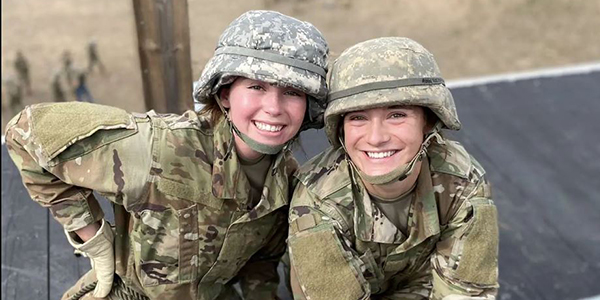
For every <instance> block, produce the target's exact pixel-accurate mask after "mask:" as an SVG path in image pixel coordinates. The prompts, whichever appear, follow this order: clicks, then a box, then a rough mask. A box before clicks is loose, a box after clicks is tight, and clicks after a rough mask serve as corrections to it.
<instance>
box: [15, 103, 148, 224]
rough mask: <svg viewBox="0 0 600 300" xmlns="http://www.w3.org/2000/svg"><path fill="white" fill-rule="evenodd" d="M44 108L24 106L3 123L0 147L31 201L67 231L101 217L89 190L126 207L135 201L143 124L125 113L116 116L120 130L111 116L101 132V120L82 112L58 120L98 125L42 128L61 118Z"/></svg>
mask: <svg viewBox="0 0 600 300" xmlns="http://www.w3.org/2000/svg"><path fill="white" fill-rule="evenodd" d="M89 105H90V104H85V107H84V108H88V106H89ZM48 107H50V108H53V107H54V105H48V104H46V105H33V106H29V107H27V108H26V109H25V110H24V111H22V112H21V113H19V114H18V115H17V116H16V117H15V118H13V119H12V120H11V121H10V122H9V124H8V125H7V131H6V146H7V149H8V152H9V154H10V156H11V158H12V160H13V161H14V162H15V165H16V167H17V169H18V170H19V172H20V174H21V177H22V180H23V184H24V185H25V187H26V189H27V191H28V192H29V194H30V196H31V198H32V199H33V200H34V201H36V202H37V203H39V204H40V205H42V206H44V207H47V208H49V209H50V211H51V213H52V215H53V217H54V218H55V219H56V220H57V221H58V222H59V223H61V225H62V226H63V227H64V228H65V229H66V230H67V231H76V230H80V229H83V228H85V227H86V226H88V225H91V224H99V221H100V220H102V218H103V217H104V213H103V212H102V209H101V208H100V206H99V204H98V202H97V200H96V199H95V197H94V195H93V194H92V191H98V192H100V193H101V194H102V195H103V196H106V197H107V198H108V199H109V200H112V201H114V202H116V203H117V204H122V205H124V206H126V207H127V205H131V204H132V203H131V202H132V201H135V199H138V198H139V195H140V194H141V192H142V189H143V186H144V183H145V181H146V180H147V176H148V175H147V174H148V170H149V168H150V164H151V157H150V147H151V139H150V126H149V123H140V126H139V129H138V126H137V125H136V124H135V123H133V124H132V121H133V117H132V116H131V115H128V114H127V115H123V116H120V118H122V120H123V124H122V126H119V125H118V124H117V125H115V123H117V122H115V121H114V119H115V118H113V120H112V122H113V124H112V125H111V126H110V127H108V126H106V127H105V128H103V127H102V126H101V123H102V120H93V118H94V117H93V116H90V115H86V114H85V112H86V110H85V109H83V110H82V114H81V115H67V116H66V117H67V118H71V119H70V120H66V121H64V122H66V123H69V122H70V123H71V124H77V122H80V123H82V124H85V123H87V122H92V123H91V124H96V125H98V124H100V125H98V126H96V127H95V130H96V131H94V132H83V131H81V129H80V130H79V131H74V130H70V128H68V127H64V128H61V127H55V128H53V129H54V130H49V129H50V128H43V127H42V126H43V125H46V124H51V125H53V126H59V125H60V124H61V123H60V122H61V121H54V122H49V121H48V120H49V119H52V118H59V117H60V118H63V119H64V118H65V116H54V115H53V114H52V113H47V110H48ZM81 107H82V106H81V105H80V104H79V105H76V108H81ZM97 107H100V106H97V105H96V106H95V107H93V108H97ZM100 109H102V107H100ZM71 110H72V109H71ZM100 117H104V118H107V119H109V117H110V116H108V117H106V116H100ZM44 118H45V119H44ZM73 118H81V120H73ZM96 118H98V117H96ZM91 119H92V120H91ZM128 120H129V121H128ZM117 121H119V120H117ZM36 122H37V123H36ZM94 122H95V123H94ZM126 122H128V123H126ZM98 128H100V129H98ZM63 130H64V132H65V134H62V131H63ZM73 132H76V133H77V135H76V134H74V133H73Z"/></svg>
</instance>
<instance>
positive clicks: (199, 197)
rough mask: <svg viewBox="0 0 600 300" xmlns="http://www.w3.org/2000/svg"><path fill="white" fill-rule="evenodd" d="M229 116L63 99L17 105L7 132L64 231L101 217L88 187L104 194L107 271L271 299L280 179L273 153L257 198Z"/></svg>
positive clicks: (154, 283) (155, 291)
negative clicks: (111, 207)
mask: <svg viewBox="0 0 600 300" xmlns="http://www.w3.org/2000/svg"><path fill="white" fill-rule="evenodd" d="M230 141H231V132H230V129H229V126H228V125H227V123H226V122H224V121H223V119H222V120H221V121H220V122H219V123H218V124H217V125H216V126H215V127H214V128H211V125H210V124H209V122H208V118H207V117H205V116H203V115H197V114H196V113H195V112H193V111H188V112H186V113H184V114H183V115H174V114H166V115H159V114H156V113H154V112H153V111H151V112H149V113H147V114H129V113H127V112H125V111H123V110H121V109H118V108H113V107H106V106H101V105H96V104H87V103H78V102H69V103H56V104H39V105H33V106H29V107H27V108H26V109H25V110H23V111H22V112H21V113H20V114H19V115H17V116H16V117H15V118H14V119H13V120H11V121H10V123H9V124H8V125H7V132H6V144H7V147H8V150H9V153H10V155H11V157H12V159H13V160H14V162H15V164H16V166H17V167H18V169H19V170H20V172H21V175H22V178H23V182H24V184H25V186H26V188H27V190H28V191H29V193H30V195H31V197H32V198H33V200H35V201H36V202H38V203H39V204H41V205H42V206H44V207H48V208H49V209H50V211H51V212H52V215H53V216H54V218H55V219H56V220H57V221H58V222H60V223H61V224H62V225H63V227H64V228H65V229H66V230H68V231H73V230H77V229H80V228H82V227H84V226H86V225H88V224H91V223H93V222H97V221H99V220H101V219H102V218H103V212H102V210H101V209H100V207H99V205H98V202H97V201H96V199H95V198H94V195H93V194H92V191H97V192H98V193H99V194H101V195H103V196H105V197H106V198H108V199H109V200H111V201H112V202H114V203H115V204H117V205H115V222H116V233H117V235H116V240H115V253H116V273H117V274H118V275H119V276H120V277H121V278H122V279H123V280H124V282H125V283H126V284H127V285H128V286H131V287H132V288H134V289H136V290H138V291H140V292H142V293H144V294H146V295H147V296H148V297H150V298H151V299H167V300H168V299H215V298H217V297H219V296H220V297H221V298H220V299H223V298H226V299H228V297H229V296H227V295H232V294H231V293H232V292H233V288H232V284H233V283H234V282H239V283H240V285H241V288H242V292H243V294H244V296H245V299H273V298H274V295H275V292H276V287H277V284H278V276H277V272H276V267H277V264H278V261H279V259H280V257H281V255H282V254H283V253H284V252H285V249H286V246H285V239H286V237H287V228H288V226H287V211H288V209H287V208H288V199H289V196H290V195H291V190H292V189H291V187H290V186H289V183H290V182H291V181H290V180H289V179H290V178H291V176H292V173H293V172H294V171H295V170H296V169H297V166H298V165H297V162H296V161H295V160H294V158H293V156H292V153H291V152H290V151H288V150H285V151H283V152H282V153H280V154H279V155H278V156H277V157H276V158H274V160H273V163H272V166H271V171H269V173H268V174H267V178H266V180H265V186H264V189H263V194H262V197H261V200H260V202H259V203H258V204H257V205H256V206H255V207H254V208H251V209H250V208H249V207H248V204H249V203H250V202H249V201H250V199H248V198H249V197H248V195H249V190H250V185H249V182H248V179H247V178H246V176H245V173H244V172H243V171H242V169H241V168H240V165H239V164H238V158H237V155H236V153H235V149H233V152H231V153H229V154H227V149H228V148H229V145H230Z"/></svg>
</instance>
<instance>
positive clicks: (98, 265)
mask: <svg viewBox="0 0 600 300" xmlns="http://www.w3.org/2000/svg"><path fill="white" fill-rule="evenodd" d="M65 234H66V235H67V240H69V243H70V244H71V246H73V248H75V250H76V251H80V252H82V253H83V254H84V255H85V256H87V257H89V258H90V260H91V261H92V268H93V269H94V272H96V278H98V284H97V285H96V288H95V289H94V297H96V298H104V297H106V296H108V293H110V290H111V288H112V284H113V279H114V276H115V254H114V248H113V244H114V238H115V237H114V234H113V232H112V229H111V228H110V224H108V222H106V221H105V220H102V225H101V226H100V229H99V230H98V232H96V234H95V235H94V236H93V237H92V238H91V239H89V240H88V241H87V242H85V243H83V244H82V243H80V242H77V241H76V240H75V236H76V234H75V233H73V232H67V231H66V230H65Z"/></svg>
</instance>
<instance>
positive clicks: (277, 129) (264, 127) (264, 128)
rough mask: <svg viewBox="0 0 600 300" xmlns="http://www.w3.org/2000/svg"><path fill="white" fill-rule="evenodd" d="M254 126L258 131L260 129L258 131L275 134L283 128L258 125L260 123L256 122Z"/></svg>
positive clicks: (280, 126)
mask: <svg viewBox="0 0 600 300" xmlns="http://www.w3.org/2000/svg"><path fill="white" fill-rule="evenodd" d="M254 125H256V127H258V129H260V130H264V131H270V132H277V131H280V130H281V129H282V128H283V126H282V125H269V124H265V123H260V122H256V121H255V122H254Z"/></svg>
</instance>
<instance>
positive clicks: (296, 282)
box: [288, 38, 498, 300]
mask: <svg viewBox="0 0 600 300" xmlns="http://www.w3.org/2000/svg"><path fill="white" fill-rule="evenodd" d="M439 76H440V73H439V69H438V67H437V65H436V64H435V61H434V60H433V56H432V55H431V54H430V53H429V52H428V51H427V50H426V49H424V48H423V47H422V46H421V45H419V44H417V43H416V42H414V41H412V40H409V39H405V38H381V39H375V40H370V41H366V42H363V43H360V44H358V45H355V46H353V47H351V48H349V49H348V50H346V51H345V52H344V53H342V54H341V56H340V57H339V58H338V60H337V61H336V62H335V63H334V65H333V68H332V74H331V79H330V89H331V93H330V99H329V101H330V102H329V105H328V107H327V111H326V112H325V130H326V132H327V135H328V137H329V139H330V141H331V143H332V144H333V146H332V147H330V148H329V149H327V150H326V151H324V152H323V153H321V154H320V155H317V156H316V157H315V158H313V159H312V160H310V161H309V162H307V163H306V164H305V165H304V166H302V167H301V168H300V169H299V170H298V173H297V176H296V177H297V179H298V180H299V183H298V184H297V186H296V188H295V191H294V195H293V198H292V201H291V204H290V216H289V222H290V233H289V239H288V245H289V251H290V258H291V262H292V277H291V281H292V285H293V286H295V287H297V288H296V289H295V291H294V298H295V299H311V300H318V299H436V300H439V299H446V300H450V299H456V300H458V299H494V298H495V295H496V293H497V289H498V279H497V272H498V271H497V251H498V226H497V221H496V208H495V205H494V203H493V201H492V199H491V191H490V185H489V183H488V182H487V181H486V179H485V177H484V174H485V171H484V170H483V168H482V167H481V165H480V164H479V163H477V161H476V160H475V159H474V158H473V157H471V156H470V155H469V154H468V153H467V151H466V150H465V149H464V148H463V147H462V146H461V145H460V144H459V143H458V142H455V141H451V140H449V139H446V138H443V137H442V136H441V135H439V134H437V133H435V132H437V131H434V133H435V134H436V136H435V137H437V139H432V143H431V144H428V145H425V143H424V145H425V146H424V150H423V152H422V153H423V155H422V156H421V157H420V159H421V160H422V164H421V170H420V172H419V176H418V179H417V183H416V187H415V190H414V193H415V197H413V198H412V202H411V203H410V208H409V212H408V222H407V223H408V224H407V225H408V232H407V234H406V235H405V234H404V233H403V232H402V231H401V230H400V229H398V228H397V227H396V226H395V225H394V223H392V222H391V221H390V220H389V219H388V218H387V217H386V216H385V215H384V214H383V213H382V211H381V210H380V209H379V208H378V206H377V205H375V203H374V202H373V200H372V199H371V198H370V195H369V194H368V192H367V190H366V188H365V185H364V184H363V181H362V180H363V178H361V177H360V176H359V173H358V172H357V170H356V169H355V167H354V166H352V165H351V164H350V162H351V161H350V158H349V157H348V156H347V154H346V152H345V150H344V148H343V147H342V145H341V141H340V136H339V135H340V129H339V126H340V124H341V123H340V121H341V115H342V114H343V113H345V112H350V111H356V110H362V109H369V108H373V107H386V106H391V105H419V106H424V107H426V108H428V109H430V110H431V111H433V112H434V113H435V114H436V116H437V117H438V119H439V120H440V122H442V123H443V126H445V127H446V128H450V129H458V128H460V122H459V121H458V118H457V114H456V108H455V106H454V101H453V99H452V96H451V94H450V92H449V91H448V90H447V88H446V87H445V86H444V85H443V80H442V79H441V78H439ZM357 82H358V83H357ZM373 83H374V84H373ZM339 95H341V96H339ZM336 99H339V101H337V100H336ZM416 157H419V154H417V156H416Z"/></svg>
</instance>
